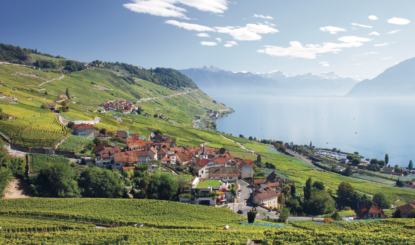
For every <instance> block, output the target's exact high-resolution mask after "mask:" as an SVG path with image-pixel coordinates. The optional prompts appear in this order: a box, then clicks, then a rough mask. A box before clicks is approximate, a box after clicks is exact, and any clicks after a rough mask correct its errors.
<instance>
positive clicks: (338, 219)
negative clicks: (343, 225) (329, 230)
mask: <svg viewBox="0 0 415 245" xmlns="http://www.w3.org/2000/svg"><path fill="white" fill-rule="evenodd" d="M330 218H331V219H332V220H335V221H340V220H342V218H341V217H340V214H339V213H338V212H337V211H336V212H334V213H333V214H332V215H331V216H330Z"/></svg>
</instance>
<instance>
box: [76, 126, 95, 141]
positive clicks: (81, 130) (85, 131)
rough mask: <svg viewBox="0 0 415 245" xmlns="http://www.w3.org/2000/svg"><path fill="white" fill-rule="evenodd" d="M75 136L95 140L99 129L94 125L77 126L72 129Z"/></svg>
mask: <svg viewBox="0 0 415 245" xmlns="http://www.w3.org/2000/svg"><path fill="white" fill-rule="evenodd" d="M72 130H73V135H79V136H82V137H85V138H95V136H96V132H97V129H96V128H95V127H94V126H93V125H92V124H84V123H81V124H75V125H74V126H73V127H72Z"/></svg>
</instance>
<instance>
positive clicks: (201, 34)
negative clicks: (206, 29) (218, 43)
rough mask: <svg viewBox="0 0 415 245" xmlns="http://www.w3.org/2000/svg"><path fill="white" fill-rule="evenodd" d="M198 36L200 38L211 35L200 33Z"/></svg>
mask: <svg viewBox="0 0 415 245" xmlns="http://www.w3.org/2000/svg"><path fill="white" fill-rule="evenodd" d="M196 36H198V37H210V36H209V34H207V33H199V34H196Z"/></svg>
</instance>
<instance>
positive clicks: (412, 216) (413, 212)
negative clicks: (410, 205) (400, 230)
mask: <svg viewBox="0 0 415 245" xmlns="http://www.w3.org/2000/svg"><path fill="white" fill-rule="evenodd" d="M408 218H415V209H412V210H411V211H409V214H408Z"/></svg>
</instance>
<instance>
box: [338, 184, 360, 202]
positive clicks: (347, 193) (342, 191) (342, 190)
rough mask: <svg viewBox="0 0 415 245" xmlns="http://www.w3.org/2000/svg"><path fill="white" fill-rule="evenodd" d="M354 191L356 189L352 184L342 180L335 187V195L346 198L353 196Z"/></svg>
mask: <svg viewBox="0 0 415 245" xmlns="http://www.w3.org/2000/svg"><path fill="white" fill-rule="evenodd" d="M355 191H356V189H355V188H354V186H353V185H352V184H350V183H349V182H346V181H343V182H341V183H340V185H339V187H338V189H337V195H338V196H339V197H340V198H343V199H348V198H352V197H353V194H354V193H355Z"/></svg>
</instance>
